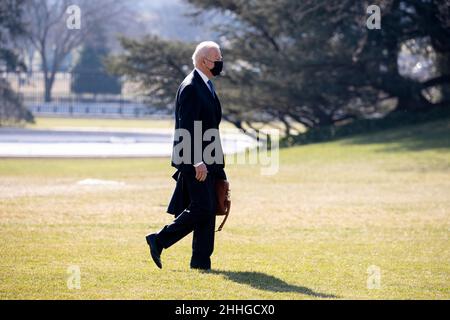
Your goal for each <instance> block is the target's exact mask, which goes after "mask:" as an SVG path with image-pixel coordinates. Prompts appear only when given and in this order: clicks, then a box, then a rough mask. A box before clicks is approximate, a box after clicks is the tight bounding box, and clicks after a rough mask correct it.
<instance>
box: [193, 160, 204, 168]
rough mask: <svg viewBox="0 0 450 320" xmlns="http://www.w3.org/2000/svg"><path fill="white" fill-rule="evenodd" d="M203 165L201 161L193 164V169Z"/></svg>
mask: <svg viewBox="0 0 450 320" xmlns="http://www.w3.org/2000/svg"><path fill="white" fill-rule="evenodd" d="M202 163H203V161H200V162H199V163H196V164H194V167H196V168H197V167H198V166H199V165H201V164H202Z"/></svg>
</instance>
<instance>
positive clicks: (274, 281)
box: [205, 270, 337, 298]
mask: <svg viewBox="0 0 450 320" xmlns="http://www.w3.org/2000/svg"><path fill="white" fill-rule="evenodd" d="M205 273H210V274H218V275H223V276H225V277H227V278H228V279H229V280H231V281H234V282H237V283H240V284H246V285H249V286H251V287H253V288H255V289H259V290H265V291H272V292H295V293H301V294H305V295H308V296H311V297H316V298H337V296H335V295H332V294H326V293H320V292H316V291H314V290H312V289H309V288H306V287H301V286H295V285H291V284H289V283H286V282H284V281H283V280H281V279H278V278H276V277H274V276H271V275H268V274H265V273H262V272H247V271H225V270H209V271H206V272H205Z"/></svg>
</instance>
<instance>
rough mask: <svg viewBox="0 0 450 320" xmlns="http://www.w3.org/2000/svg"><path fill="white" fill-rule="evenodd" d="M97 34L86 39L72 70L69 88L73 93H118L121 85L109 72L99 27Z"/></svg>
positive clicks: (106, 51)
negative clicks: (106, 66)
mask: <svg viewBox="0 0 450 320" xmlns="http://www.w3.org/2000/svg"><path fill="white" fill-rule="evenodd" d="M97 32H98V33H97V35H96V36H95V37H92V38H90V39H88V41H87V42H86V43H85V46H84V48H83V50H82V52H81V57H80V60H79V61H78V63H77V64H76V65H75V67H74V69H73V70H72V83H71V89H72V92H74V93H78V94H80V93H91V94H95V95H96V94H120V93H121V91H122V85H121V83H120V81H119V79H118V77H116V76H113V75H111V74H109V73H108V72H107V70H106V68H105V65H104V59H105V58H106V57H107V56H108V53H109V50H108V48H107V47H106V38H105V37H104V34H103V32H102V30H101V29H97Z"/></svg>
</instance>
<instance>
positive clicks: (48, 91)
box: [44, 73, 55, 102]
mask: <svg viewBox="0 0 450 320" xmlns="http://www.w3.org/2000/svg"><path fill="white" fill-rule="evenodd" d="M44 77H45V82H44V84H45V97H44V98H45V102H52V88H53V83H54V81H55V75H54V74H52V75H51V76H50V77H48V76H47V73H44Z"/></svg>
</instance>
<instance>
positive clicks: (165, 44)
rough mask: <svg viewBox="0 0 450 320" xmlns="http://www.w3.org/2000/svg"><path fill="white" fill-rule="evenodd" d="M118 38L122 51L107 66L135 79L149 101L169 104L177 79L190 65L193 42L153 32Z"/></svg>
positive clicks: (171, 101)
mask: <svg viewBox="0 0 450 320" xmlns="http://www.w3.org/2000/svg"><path fill="white" fill-rule="evenodd" d="M120 40H121V44H122V47H123V49H124V50H125V53H124V54H122V55H119V56H116V57H113V58H110V59H109V60H108V68H109V70H110V71H112V72H114V73H115V74H119V75H125V76H126V77H127V79H128V80H131V81H133V82H136V83H138V84H139V86H140V88H139V91H141V92H143V93H144V94H145V95H146V96H148V97H149V102H150V103H151V104H152V105H154V106H161V107H164V108H167V107H169V108H170V107H172V104H173V101H174V98H175V93H176V91H177V89H178V86H179V84H180V82H181V81H182V80H183V78H184V77H185V76H186V75H187V74H188V73H189V72H190V70H191V69H192V68H193V67H192V64H191V63H190V61H191V56H192V52H193V51H194V49H195V45H194V44H186V43H183V42H179V41H169V40H164V39H161V38H158V37H156V36H148V37H145V38H144V39H142V40H140V41H138V40H132V39H126V38H121V39H120Z"/></svg>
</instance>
